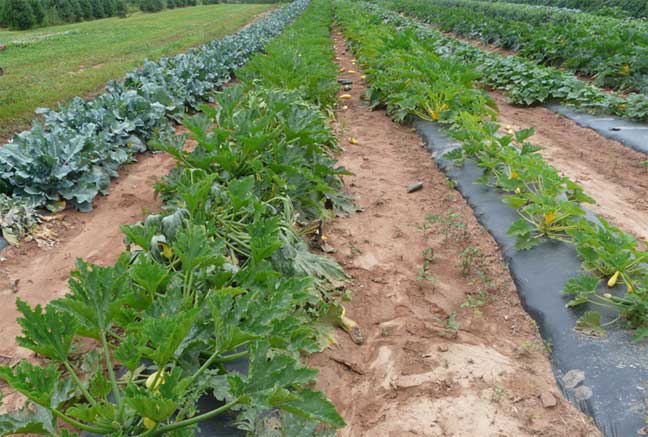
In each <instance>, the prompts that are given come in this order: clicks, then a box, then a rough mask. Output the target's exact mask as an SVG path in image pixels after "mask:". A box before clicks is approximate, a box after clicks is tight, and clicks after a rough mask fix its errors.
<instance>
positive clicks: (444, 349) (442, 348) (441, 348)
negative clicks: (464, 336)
mask: <svg viewBox="0 0 648 437" xmlns="http://www.w3.org/2000/svg"><path fill="white" fill-rule="evenodd" d="M437 349H438V350H439V352H448V350H449V349H448V345H446V344H440V345H439V347H438V348H437Z"/></svg>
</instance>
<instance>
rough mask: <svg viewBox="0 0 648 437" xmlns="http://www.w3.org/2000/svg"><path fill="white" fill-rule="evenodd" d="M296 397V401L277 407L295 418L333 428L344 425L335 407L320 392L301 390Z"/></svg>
mask: <svg viewBox="0 0 648 437" xmlns="http://www.w3.org/2000/svg"><path fill="white" fill-rule="evenodd" d="M298 396H299V399H298V400H291V401H287V402H284V403H283V404H281V405H278V407H279V408H281V409H283V410H286V411H288V412H290V413H292V414H295V415H297V416H301V417H304V418H306V419H309V420H313V421H317V422H323V423H328V424H329V425H333V426H335V427H340V428H341V427H343V426H345V425H346V423H345V422H344V419H342V417H341V416H340V414H339V413H338V412H337V410H336V409H335V406H334V405H333V404H332V403H331V401H329V400H328V399H326V398H325V397H324V395H323V394H322V393H321V392H316V391H311V390H302V391H300V392H299V393H298Z"/></svg>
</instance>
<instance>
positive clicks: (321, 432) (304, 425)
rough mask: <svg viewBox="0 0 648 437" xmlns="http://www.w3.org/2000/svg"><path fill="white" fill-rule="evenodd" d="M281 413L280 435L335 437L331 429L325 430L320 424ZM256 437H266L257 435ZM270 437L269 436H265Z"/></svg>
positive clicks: (335, 434)
mask: <svg viewBox="0 0 648 437" xmlns="http://www.w3.org/2000/svg"><path fill="white" fill-rule="evenodd" d="M279 411H280V413H281V425H282V426H281V433H282V434H281V435H282V436H300V437H335V436H337V432H336V431H335V429H334V428H333V427H331V428H328V429H326V428H325V427H323V426H322V424H321V423H317V422H313V421H311V420H308V419H304V418H303V417H301V416H297V415H294V414H291V413H289V412H287V411H282V410H279ZM258 437H266V436H264V435H263V434H259V435H258ZM267 437H270V436H267Z"/></svg>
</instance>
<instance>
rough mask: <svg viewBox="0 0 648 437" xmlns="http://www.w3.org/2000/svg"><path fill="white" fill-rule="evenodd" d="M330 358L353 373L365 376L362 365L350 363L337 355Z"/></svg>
mask: <svg viewBox="0 0 648 437" xmlns="http://www.w3.org/2000/svg"><path fill="white" fill-rule="evenodd" d="M329 358H330V359H331V360H333V361H335V362H336V363H338V364H342V365H343V366H344V367H346V368H347V369H349V370H351V371H352V372H355V373H357V374H358V375H364V374H365V371H364V369H363V368H362V366H361V365H360V364H358V363H356V362H353V361H349V360H347V359H346V358H344V357H340V356H337V355H331V356H330V357H329Z"/></svg>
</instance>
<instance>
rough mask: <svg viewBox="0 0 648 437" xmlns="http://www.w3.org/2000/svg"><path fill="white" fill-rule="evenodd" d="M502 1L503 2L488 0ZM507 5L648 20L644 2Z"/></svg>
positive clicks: (558, 0)
mask: <svg viewBox="0 0 648 437" xmlns="http://www.w3.org/2000/svg"><path fill="white" fill-rule="evenodd" d="M487 1H496V2H499V1H502V0H487ZM503 1H505V2H506V3H516V4H528V5H535V6H551V7H557V8H567V9H577V10H579V11H583V12H590V13H593V14H596V15H602V16H609V17H616V18H624V17H628V18H630V17H634V18H648V3H646V2H645V1H644V0H503Z"/></svg>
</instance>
